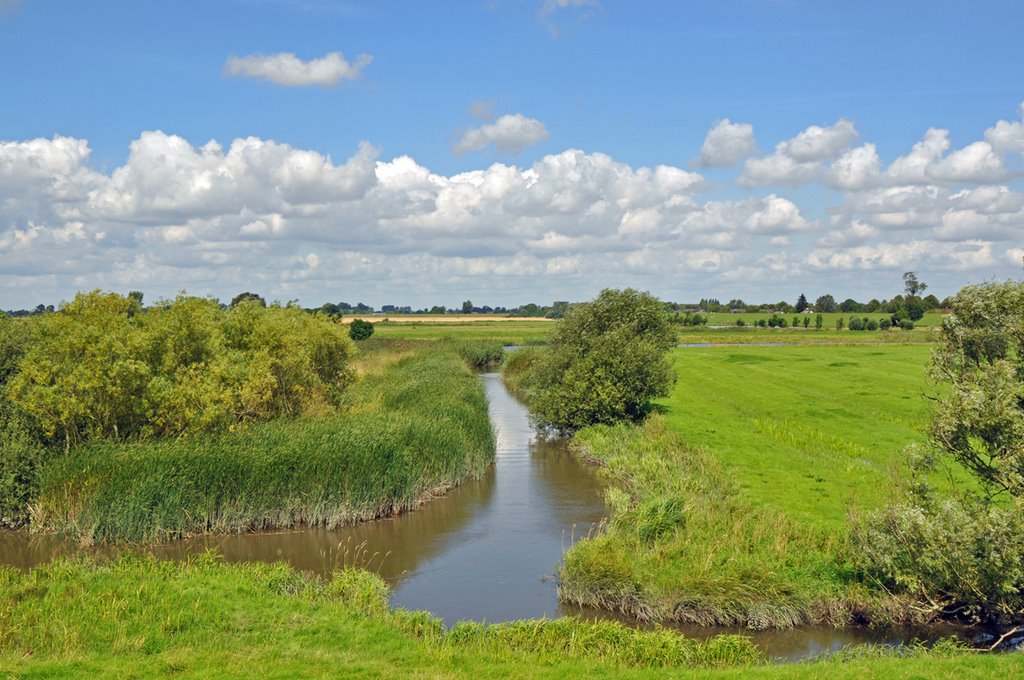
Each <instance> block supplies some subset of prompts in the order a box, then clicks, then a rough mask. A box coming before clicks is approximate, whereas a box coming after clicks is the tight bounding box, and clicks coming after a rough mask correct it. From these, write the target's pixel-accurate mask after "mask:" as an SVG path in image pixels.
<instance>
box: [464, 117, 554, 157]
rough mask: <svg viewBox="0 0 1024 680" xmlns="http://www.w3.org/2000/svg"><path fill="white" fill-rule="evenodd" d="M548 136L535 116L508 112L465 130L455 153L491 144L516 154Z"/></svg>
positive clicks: (503, 150) (475, 149)
mask: <svg viewBox="0 0 1024 680" xmlns="http://www.w3.org/2000/svg"><path fill="white" fill-rule="evenodd" d="M548 136H549V135H548V129H547V128H546V127H544V123H542V122H540V121H539V120H537V119H536V118H527V117H526V116H524V115H523V114H521V113H510V114H505V115H504V116H501V117H499V118H498V119H497V120H496V121H494V122H493V123H487V124H485V125H481V126H480V127H478V128H471V129H469V130H466V131H465V132H464V133H463V134H462V137H461V138H460V139H459V141H458V142H456V144H455V153H457V154H463V153H466V152H467V151H480V150H482V149H486V148H487V147H488V146H492V145H493V146H494V147H495V148H496V149H497V150H498V151H501V152H503V153H511V154H517V153H519V152H521V151H522V150H523V149H525V148H526V147H528V146H532V145H533V144H538V143H540V142H543V141H544V140H546V139H547V138H548Z"/></svg>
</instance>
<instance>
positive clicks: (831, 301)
mask: <svg viewBox="0 0 1024 680" xmlns="http://www.w3.org/2000/svg"><path fill="white" fill-rule="evenodd" d="M838 309H839V306H838V305H837V304H836V299H835V298H834V297H832V296H831V295H822V296H821V297H819V298H818V299H817V300H815V301H814V311H816V312H828V313H832V312H835V311H838Z"/></svg>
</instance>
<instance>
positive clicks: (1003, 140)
mask: <svg viewBox="0 0 1024 680" xmlns="http://www.w3.org/2000/svg"><path fill="white" fill-rule="evenodd" d="M1020 115H1021V119H1022V120H1020V121H1017V122H1014V123H1011V122H1009V121H1006V120H1001V121H999V122H998V123H996V124H995V126H993V127H990V128H989V129H988V130H985V141H986V142H988V143H989V144H990V145H991V146H992V148H993V149H994V150H995V151H996V153H999V154H1008V153H1011V152H1016V153H1019V154H1024V102H1021V105H1020Z"/></svg>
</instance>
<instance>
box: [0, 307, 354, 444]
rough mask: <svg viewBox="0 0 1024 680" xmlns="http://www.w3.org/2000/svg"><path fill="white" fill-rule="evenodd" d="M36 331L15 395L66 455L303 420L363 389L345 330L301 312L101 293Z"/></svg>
mask: <svg viewBox="0 0 1024 680" xmlns="http://www.w3.org/2000/svg"><path fill="white" fill-rule="evenodd" d="M33 325H34V329H33V330H34V334H33V338H34V339H33V342H32V343H31V345H30V347H29V348H28V349H27V350H26V351H25V352H24V353H23V354H22V355H21V357H20V359H19V360H18V363H17V371H16V373H15V374H14V375H13V377H11V379H10V382H9V384H8V394H9V396H10V398H11V400H12V401H13V402H14V404H15V405H16V406H17V407H18V408H19V409H20V410H21V411H22V412H23V413H24V414H25V415H26V416H28V417H29V418H30V419H31V420H32V422H33V424H34V425H35V426H37V427H38V429H39V430H40V431H41V432H42V433H43V435H44V436H45V437H47V438H48V440H49V441H51V442H55V443H61V444H63V445H64V447H65V449H67V448H69V447H70V446H71V445H73V444H76V443H79V442H83V441H86V440H89V439H93V438H98V437H99V438H103V437H109V438H114V439H145V438H149V437H154V436H179V435H182V434H193V433H208V432H215V431H223V430H226V429H228V428H229V427H230V426H232V425H234V424H236V423H239V422H243V421H251V420H261V419H267V418H272V417H276V416H282V415H296V414H298V413H301V412H302V411H304V410H306V409H307V408H319V407H320V405H321V404H323V403H332V404H333V403H337V401H338V399H339V398H340V397H341V394H342V392H343V391H344V389H345V387H346V386H347V385H348V384H349V382H350V380H351V372H350V370H349V368H348V362H349V359H350V358H351V356H352V354H353V351H354V350H353V346H352V343H351V341H350V340H349V339H348V338H347V337H345V333H344V330H343V328H342V327H341V326H339V325H337V324H335V323H334V322H332V321H331V320H329V319H327V318H326V317H319V316H313V315H310V314H306V313H305V312H303V311H302V310H301V309H298V308H293V307H279V306H271V307H263V306H262V305H260V304H259V303H258V302H254V301H248V302H241V303H239V304H237V305H236V306H234V307H232V308H230V309H228V310H223V309H221V308H220V306H219V305H218V304H217V302H216V300H212V299H203V298H195V297H187V296H184V295H182V296H179V297H178V298H176V299H175V300H173V301H170V302H166V303H163V304H158V305H155V306H153V307H150V308H149V309H147V310H145V312H143V311H142V309H141V308H140V306H139V302H138V299H137V298H134V297H123V296H120V295H117V294H114V293H102V292H100V291H93V292H91V293H79V294H78V295H76V296H75V299H74V300H73V301H72V302H70V303H67V304H65V305H63V306H62V307H61V309H60V310H59V311H58V312H56V313H54V314H46V315H43V316H41V317H38V318H37V319H35V320H33Z"/></svg>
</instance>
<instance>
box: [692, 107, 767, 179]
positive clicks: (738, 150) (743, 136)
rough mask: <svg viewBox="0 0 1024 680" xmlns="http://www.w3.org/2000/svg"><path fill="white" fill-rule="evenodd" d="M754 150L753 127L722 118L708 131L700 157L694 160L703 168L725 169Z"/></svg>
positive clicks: (755, 145)
mask: <svg viewBox="0 0 1024 680" xmlns="http://www.w3.org/2000/svg"><path fill="white" fill-rule="evenodd" d="M756 148H757V142H756V141H755V140H754V126H753V125H750V124H749V123H733V122H731V121H730V120H729V119H728V118H723V119H722V120H720V121H718V122H717V123H715V126H714V127H713V128H711V129H710V130H708V134H707V136H706V137H705V138H704V145H703V146H701V148H700V156H699V157H698V158H697V159H695V160H696V162H697V164H699V165H700V166H701V167H704V168H727V167H731V166H734V165H736V164H738V163H739V162H740V161H742V160H743V159H744V158H746V157H747V156H749V155H750V154H752V153H753V152H754V149H756Z"/></svg>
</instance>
